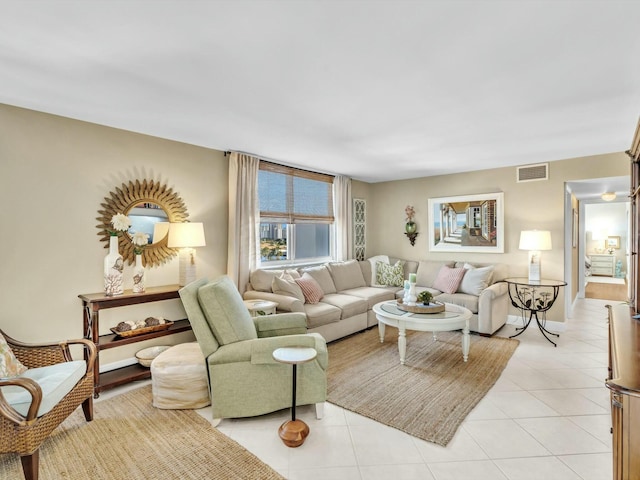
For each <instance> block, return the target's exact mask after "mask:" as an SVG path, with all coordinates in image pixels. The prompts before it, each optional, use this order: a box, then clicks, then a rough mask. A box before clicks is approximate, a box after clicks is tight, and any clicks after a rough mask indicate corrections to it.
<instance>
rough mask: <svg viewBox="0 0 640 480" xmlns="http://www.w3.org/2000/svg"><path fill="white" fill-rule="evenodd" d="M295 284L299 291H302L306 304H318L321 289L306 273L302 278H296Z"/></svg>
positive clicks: (320, 298) (321, 294)
mask: <svg viewBox="0 0 640 480" xmlns="http://www.w3.org/2000/svg"><path fill="white" fill-rule="evenodd" d="M295 282H296V283H297V284H298V286H299V287H300V290H302V294H303V295H304V299H305V302H306V303H318V302H319V301H320V300H322V296H323V292H322V287H321V286H320V284H319V283H318V282H316V279H315V278H313V277H312V276H311V275H309V274H308V273H307V272H305V273H304V274H303V275H302V277H300V278H296V279H295Z"/></svg>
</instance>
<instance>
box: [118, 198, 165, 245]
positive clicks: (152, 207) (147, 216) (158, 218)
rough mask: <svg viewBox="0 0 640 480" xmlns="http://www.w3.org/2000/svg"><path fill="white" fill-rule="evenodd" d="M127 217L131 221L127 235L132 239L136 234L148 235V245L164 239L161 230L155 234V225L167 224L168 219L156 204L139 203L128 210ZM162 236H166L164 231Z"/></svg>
mask: <svg viewBox="0 0 640 480" xmlns="http://www.w3.org/2000/svg"><path fill="white" fill-rule="evenodd" d="M128 216H129V218H130V219H131V228H129V235H131V236H132V237H133V234H134V233H137V232H142V233H146V234H147V235H149V244H152V243H158V242H159V241H160V240H162V239H163V238H164V235H161V231H162V230H161V229H159V230H158V231H157V232H156V228H155V225H156V224H157V223H159V222H163V223H168V222H169V217H168V216H167V213H166V212H165V211H164V210H163V209H162V207H161V206H160V205H158V204H157V203H150V202H146V203H139V204H138V205H136V206H135V207H133V208H132V209H131V210H129V213H128ZM164 234H165V235H166V231H165V232H164Z"/></svg>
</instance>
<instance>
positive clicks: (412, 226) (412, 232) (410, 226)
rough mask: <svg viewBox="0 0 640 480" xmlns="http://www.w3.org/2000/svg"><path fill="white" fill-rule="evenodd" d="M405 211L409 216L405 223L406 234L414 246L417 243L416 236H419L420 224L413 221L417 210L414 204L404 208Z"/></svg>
mask: <svg viewBox="0 0 640 480" xmlns="http://www.w3.org/2000/svg"><path fill="white" fill-rule="evenodd" d="M404 213H405V215H406V216H407V218H406V220H405V221H406V223H405V224H404V234H405V235H406V236H407V238H408V239H409V242H411V246H412V247H413V246H414V245H415V244H416V237H417V236H418V232H417V230H418V226H417V225H416V222H414V221H413V217H415V215H416V211H415V210H414V208H413V205H407V206H406V207H405V208H404Z"/></svg>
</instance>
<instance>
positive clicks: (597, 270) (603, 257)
mask: <svg viewBox="0 0 640 480" xmlns="http://www.w3.org/2000/svg"><path fill="white" fill-rule="evenodd" d="M589 258H590V259H591V275H603V276H606V277H613V274H614V272H615V265H616V257H615V256H614V255H607V254H604V253H603V254H600V253H592V254H591V255H589Z"/></svg>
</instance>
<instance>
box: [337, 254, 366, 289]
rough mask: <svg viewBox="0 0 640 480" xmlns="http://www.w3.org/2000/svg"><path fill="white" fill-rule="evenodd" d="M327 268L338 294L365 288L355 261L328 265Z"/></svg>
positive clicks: (358, 266) (360, 271)
mask: <svg viewBox="0 0 640 480" xmlns="http://www.w3.org/2000/svg"><path fill="white" fill-rule="evenodd" d="M328 268H329V272H330V273H331V278H333V283H334V285H335V286H336V290H337V291H338V292H342V291H343V290H348V289H350V288H358V287H366V286H367V284H366V282H365V281H364V277H363V276H362V270H361V269H360V265H358V261H357V260H349V261H346V262H335V263H330V264H329V265H328Z"/></svg>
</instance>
